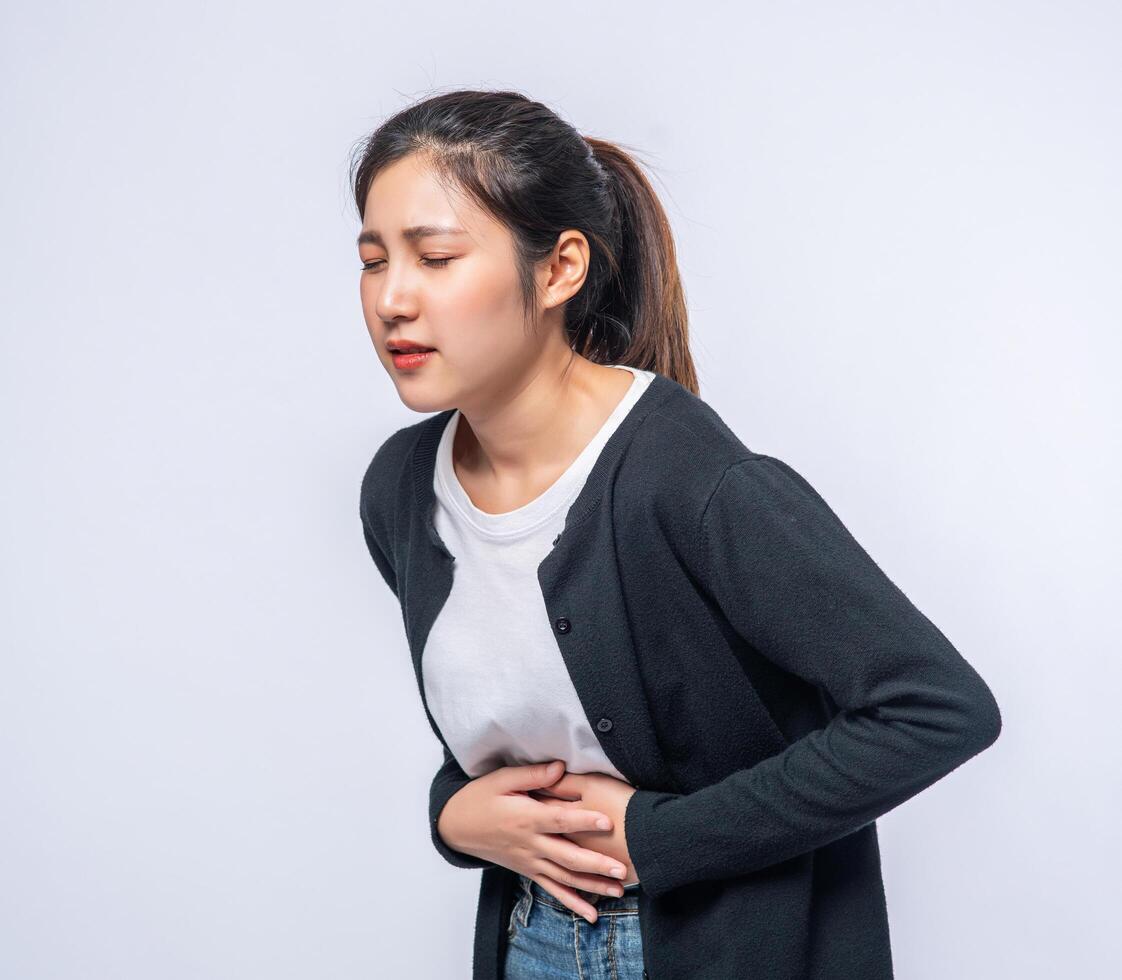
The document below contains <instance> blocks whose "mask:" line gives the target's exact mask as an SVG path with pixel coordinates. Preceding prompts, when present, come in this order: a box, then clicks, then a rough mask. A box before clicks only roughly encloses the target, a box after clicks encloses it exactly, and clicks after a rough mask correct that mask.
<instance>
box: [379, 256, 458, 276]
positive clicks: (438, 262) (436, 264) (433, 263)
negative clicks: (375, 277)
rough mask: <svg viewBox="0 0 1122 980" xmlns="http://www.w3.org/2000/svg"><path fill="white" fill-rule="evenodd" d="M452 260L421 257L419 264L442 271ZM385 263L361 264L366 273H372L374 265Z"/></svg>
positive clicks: (449, 257)
mask: <svg viewBox="0 0 1122 980" xmlns="http://www.w3.org/2000/svg"><path fill="white" fill-rule="evenodd" d="M453 258H454V256H448V257H447V258H443V259H429V258H424V257H423V256H422V258H421V262H422V263H423V264H424V265H427V266H428V267H429V268H431V269H443V268H444V266H446V265H447V264H448V263H449V262H451V261H452V259H453ZM385 261H386V260H385V259H372V260H371V261H369V262H363V263H362V268H363V269H364V270H365V271H366V272H374V271H375V270H374V267H375V266H376V265H378V263H379V262H385Z"/></svg>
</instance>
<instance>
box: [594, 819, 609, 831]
mask: <svg viewBox="0 0 1122 980" xmlns="http://www.w3.org/2000/svg"><path fill="white" fill-rule="evenodd" d="M596 826H597V827H599V828H600V829H601V830H608V829H609V828H610V827H611V826H612V822H611V821H610V820H609V819H608V818H607V817H601V818H600V819H599V820H597V821H596Z"/></svg>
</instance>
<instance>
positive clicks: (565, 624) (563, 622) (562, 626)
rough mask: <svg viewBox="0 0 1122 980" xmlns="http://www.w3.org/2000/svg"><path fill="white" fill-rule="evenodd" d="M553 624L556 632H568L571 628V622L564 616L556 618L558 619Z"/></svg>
mask: <svg viewBox="0 0 1122 980" xmlns="http://www.w3.org/2000/svg"><path fill="white" fill-rule="evenodd" d="M553 625H554V626H556V627H557V632H558V633H568V632H569V630H571V629H572V628H573V624H572V623H570V622H569V621H568V619H566V618H565V617H564V616H561V617H560V618H558V620H557V621H556V622H555V623H554V624H553Z"/></svg>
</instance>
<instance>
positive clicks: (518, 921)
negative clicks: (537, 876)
mask: <svg viewBox="0 0 1122 980" xmlns="http://www.w3.org/2000/svg"><path fill="white" fill-rule="evenodd" d="M518 883H519V893H518V898H517V899H516V901H515V903H514V908H513V909H512V910H511V914H510V921H509V923H508V924H507V952H506V964H505V967H504V971H503V977H504V980H642V978H643V944H642V939H641V937H640V934H639V895H638V891H637V890H636V889H634V888H632V889H627V890H625V891H624V893H623V895H621V896H620V897H619V898H615V897H613V896H611V895H597V894H595V893H592V892H582V895H583V897H584V898H586V899H587V900H588V901H589V902H591V903H592V904H593V905H594V906H595V907H596V922H595V924H593V923H590V922H589V921H588V920H587V919H585V918H584V917H583V916H582V915H580V914H579V913H577V912H574V911H573V910H572V909H570V908H569V907H568V906H566V905H563V904H562V903H561V901H560V900H559V899H556V898H554V897H553V896H552V895H550V894H549V892H547V891H546V890H545V889H544V888H542V887H541V885H539V884H538V883H537V882H535V881H532V880H531V879H529V878H527V877H526V876H525V875H519V876H518Z"/></svg>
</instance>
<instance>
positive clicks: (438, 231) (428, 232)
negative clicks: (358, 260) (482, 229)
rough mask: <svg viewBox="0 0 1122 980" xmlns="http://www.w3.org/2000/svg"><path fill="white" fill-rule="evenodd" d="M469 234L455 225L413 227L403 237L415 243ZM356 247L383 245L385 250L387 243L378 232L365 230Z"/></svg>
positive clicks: (360, 235)
mask: <svg viewBox="0 0 1122 980" xmlns="http://www.w3.org/2000/svg"><path fill="white" fill-rule="evenodd" d="M466 234H467V232H466V231H464V229H463V228H457V227H455V226H454V225H413V226H412V227H410V228H406V229H405V230H404V231H403V232H402V235H403V236H404V237H405V240H406V241H407V242H415V241H417V240H418V239H421V238H431V237H432V236H434V235H466ZM355 244H356V245H381V246H382V247H383V248H384V247H385V245H386V243H385V241H383V239H382V236H381V235H380V234H378V232H376V231H374V230H372V229H370V228H364V229H363V230H362V231H360V232H359V235H358V239H357V241H356V242H355Z"/></svg>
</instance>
